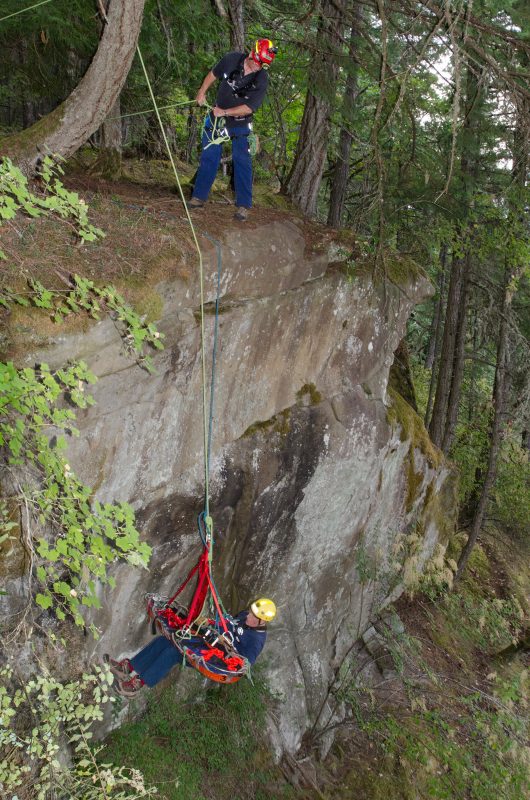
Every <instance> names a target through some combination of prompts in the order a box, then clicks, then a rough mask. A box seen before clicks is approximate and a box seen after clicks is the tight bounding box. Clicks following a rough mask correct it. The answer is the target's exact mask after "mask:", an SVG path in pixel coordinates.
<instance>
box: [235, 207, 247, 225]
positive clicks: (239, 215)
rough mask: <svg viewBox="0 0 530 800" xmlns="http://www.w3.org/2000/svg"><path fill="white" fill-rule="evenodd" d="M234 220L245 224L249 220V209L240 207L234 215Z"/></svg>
mask: <svg viewBox="0 0 530 800" xmlns="http://www.w3.org/2000/svg"><path fill="white" fill-rule="evenodd" d="M234 219H237V220H238V222H245V221H246V220H247V219H248V208H245V206H238V207H237V208H236V213H235V214H234Z"/></svg>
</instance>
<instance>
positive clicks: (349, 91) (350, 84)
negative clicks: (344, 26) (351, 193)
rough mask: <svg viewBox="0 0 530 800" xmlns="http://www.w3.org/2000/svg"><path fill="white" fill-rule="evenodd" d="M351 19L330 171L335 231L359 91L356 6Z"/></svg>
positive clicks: (358, 13) (345, 183) (341, 207)
mask: <svg viewBox="0 0 530 800" xmlns="http://www.w3.org/2000/svg"><path fill="white" fill-rule="evenodd" d="M352 16H353V18H354V22H353V24H352V29H351V35H350V46H349V50H348V55H349V57H350V60H351V66H350V72H349V73H348V77H347V79H346V88H345V90H344V99H343V103H342V119H343V122H344V125H343V126H342V127H341V129H340V136H339V149H338V153H337V161H336V164H335V168H334V170H333V178H332V183H331V196H330V199H329V213H328V225H332V226H333V227H334V228H339V227H340V225H341V218H342V213H343V210H344V203H345V200H346V189H347V187H348V178H349V174H350V153H351V146H352V142H353V135H352V133H351V126H352V124H353V116H354V111H355V100H356V98H357V94H358V91H359V89H358V81H357V64H356V62H355V58H356V53H357V50H358V48H359V39H360V36H359V23H360V21H361V18H362V8H361V6H360V5H359V4H358V3H357V2H356V3H355V4H354V7H353V9H352Z"/></svg>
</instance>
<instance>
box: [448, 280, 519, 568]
mask: <svg viewBox="0 0 530 800" xmlns="http://www.w3.org/2000/svg"><path fill="white" fill-rule="evenodd" d="M512 278H513V275H512V273H511V270H509V269H508V268H507V269H506V274H505V280H504V297H503V303H502V308H501V317H500V324H499V342H498V345H497V365H496V367H495V384H494V387H493V413H492V421H491V426H490V435H489V442H490V448H489V453H488V463H487V466H486V471H485V474H484V482H483V483H482V486H481V488H480V493H479V496H478V502H477V505H476V508H475V513H474V515H473V519H472V521H471V526H470V530H469V536H468V540H467V542H466V544H465V545H464V548H463V550H462V552H461V554H460V558H459V559H458V570H457V572H456V575H455V578H456V579H458V578H460V577H461V575H462V573H463V571H464V570H465V568H466V565H467V562H468V561H469V557H470V555H471V552H472V550H473V547H474V546H475V543H476V541H477V537H478V535H479V533H480V530H481V528H482V523H483V521H484V515H485V513H486V508H487V505H488V500H489V493H490V491H491V488H492V486H493V483H494V481H495V476H496V474H497V461H498V457H499V451H500V447H501V440H502V417H503V410H504V405H505V394H506V393H505V386H506V352H507V347H506V345H507V338H508V320H507V314H508V311H509V308H510V305H511V300H512V296H513V292H514V290H513V288H510V287H511V280H512Z"/></svg>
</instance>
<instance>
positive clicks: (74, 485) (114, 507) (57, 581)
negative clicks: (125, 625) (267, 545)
mask: <svg viewBox="0 0 530 800" xmlns="http://www.w3.org/2000/svg"><path fill="white" fill-rule="evenodd" d="M94 381H95V378H94V376H93V375H92V373H91V372H90V371H89V370H88V368H87V366H86V364H84V363H83V362H80V363H78V364H74V365H72V366H67V367H63V368H61V369H58V370H56V371H52V370H50V368H49V366H48V365H47V364H40V365H39V367H38V368H36V369H31V368H29V367H26V368H24V369H16V368H15V367H14V365H13V364H12V363H7V364H0V408H1V409H2V420H1V421H0V445H1V446H2V448H3V449H4V451H5V453H6V455H7V461H8V463H9V464H10V465H12V466H14V467H24V468H25V469H26V472H27V475H26V479H25V482H24V483H22V482H19V484H18V485H19V491H18V496H17V500H18V502H19V503H21V504H24V506H25V507H26V509H27V514H28V516H29V518H28V519H27V520H26V525H28V526H29V529H30V530H31V532H32V533H31V536H30V537H29V542H26V544H29V546H30V548H31V552H32V557H33V559H34V561H35V562H36V571H35V575H36V579H37V580H38V582H39V583H40V585H41V591H40V592H39V593H38V594H37V597H36V602H37V604H38V605H39V606H40V607H41V608H43V609H48V608H51V609H53V611H54V613H55V615H56V616H57V617H58V618H59V619H64V618H65V616H66V615H71V616H72V618H73V619H74V621H75V622H76V624H77V625H80V626H82V625H83V624H84V621H83V608H89V607H91V606H95V607H99V599H98V596H97V591H96V584H97V582H101V583H110V584H111V585H113V578H111V577H109V576H108V575H107V572H108V568H109V567H110V566H111V565H112V564H113V563H114V562H115V561H116V560H117V559H123V560H125V561H127V562H128V563H130V564H132V565H134V566H144V567H145V566H146V565H147V561H148V560H149V556H150V552H151V548H150V547H149V546H148V545H147V544H146V543H145V542H141V541H140V539H139V533H138V531H137V530H136V528H135V526H134V513H133V511H132V509H131V508H130V506H128V505H127V504H126V503H118V504H111V503H100V502H99V501H97V500H96V501H92V499H91V495H92V491H91V489H89V488H88V487H86V486H84V485H83V484H82V483H81V482H80V481H79V480H78V479H77V478H76V476H75V475H74V474H73V472H72V470H71V468H70V466H69V464H68V463H67V462H66V460H65V458H64V455H63V454H64V450H65V448H66V440H65V438H64V437H63V436H61V435H57V434H56V435H53V436H52V433H54V432H57V431H58V430H60V429H67V430H68V432H69V433H70V434H71V435H75V434H76V433H77V430H76V429H75V427H74V424H73V422H74V419H75V413H74V411H73V408H72V406H74V407H75V406H76V407H78V408H87V407H88V406H89V405H91V404H92V403H93V400H92V398H91V396H90V395H88V394H86V393H85V386H86V385H87V384H88V383H94ZM65 399H67V400H68V405H64V400H65ZM38 531H40V533H38ZM94 630H95V629H94Z"/></svg>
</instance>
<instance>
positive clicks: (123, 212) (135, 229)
mask: <svg viewBox="0 0 530 800" xmlns="http://www.w3.org/2000/svg"><path fill="white" fill-rule="evenodd" d="M64 182H65V184H66V185H67V187H68V188H69V189H70V190H73V191H76V192H78V193H79V195H80V197H82V198H83V199H84V200H85V201H86V203H87V205H88V206H89V219H90V222H91V223H92V224H93V225H95V226H97V227H98V228H101V229H102V230H103V231H104V232H105V237H104V238H102V239H99V240H98V241H97V242H91V243H86V244H82V243H80V242H79V240H78V238H77V237H76V235H75V232H74V230H73V228H72V226H71V225H70V223H69V222H66V221H64V220H60V219H58V218H55V217H48V218H40V219H31V218H28V217H25V216H23V215H22V214H19V215H18V216H17V217H16V218H15V220H13V221H9V222H7V223H4V224H3V226H2V229H1V239H2V249H3V250H4V252H5V253H6V255H7V261H6V262H3V263H2V262H0V284H1V286H4V287H5V286H6V285H8V286H10V287H11V288H15V287H16V288H18V289H20V288H21V286H22V284H23V283H25V280H26V279H27V277H29V276H32V277H33V278H37V279H38V280H40V281H41V282H43V283H44V284H45V285H46V286H49V287H51V288H64V285H65V284H64V281H65V279H66V278H67V276H68V275H69V274H71V273H74V272H75V273H78V274H79V275H82V276H83V277H87V278H90V279H91V280H94V281H97V282H98V283H104V282H109V281H117V282H118V283H119V282H120V281H123V282H125V283H127V282H129V281H132V282H133V283H138V282H140V281H142V280H143V279H145V278H147V277H149V280H150V283H151V282H152V281H157V280H160V279H162V278H169V277H171V275H176V274H178V273H179V271H182V270H184V273H185V272H186V271H187V270H189V264H190V263H192V261H193V259H194V258H196V249H195V245H194V242H193V235H192V231H191V228H190V225H189V221H188V219H187V216H186V212H185V209H184V206H183V203H182V201H181V199H180V196H179V194H178V190H177V189H176V187H168V186H164V185H157V184H155V183H150V184H141V183H137V182H133V181H130V180H122V181H118V182H108V181H104V180H102V179H98V178H95V177H92V176H90V175H89V174H86V173H76V174H73V175H69V176H67V177H66V178H65V180H64ZM184 192H185V195H186V196H189V193H190V190H189V187H187V186H185V187H184ZM278 203H279V204H280V205H281V206H283V207H279V208H270V207H263V206H259V205H257V206H255V207H254V208H253V209H252V210H251V211H250V214H249V219H248V220H247V221H246V222H238V221H237V220H234V212H235V207H234V205H233V203H231V202H230V198H229V196H228V194H227V193H226V192H225V191H224V189H221V190H217V191H216V192H214V193H212V199H211V201H210V202H208V203H207V204H206V206H205V207H204V209H200V210H196V211H193V212H191V217H192V220H193V224H194V226H195V229H196V232H197V235H198V237H199V243H201V242H200V237H201V233H203V232H204V233H207V234H209V235H210V236H211V237H213V238H222V236H223V234H224V233H226V231H228V230H239V229H241V230H248V229H252V228H255V227H257V226H259V225H265V224H269V223H271V222H275V221H285V220H289V221H292V222H294V223H295V224H296V225H297V226H299V227H300V229H301V230H303V233H304V236H305V238H306V241H307V247H308V250H313V251H314V250H318V249H319V247H325V246H326V244H327V242H328V241H329V240H330V238H332V236H333V231H332V230H330V229H329V228H326V227H325V226H324V225H320V224H318V223H314V222H309V221H307V220H303V219H302V218H301V217H300V216H299V215H297V214H296V213H295V212H294V211H292V210H289V209H287V208H286V205H287V202H286V201H285V200H283V199H282V200H279V201H278ZM210 247H211V245H210V244H208V248H210ZM184 277H185V275H184ZM121 288H125V287H123V286H122V287H121ZM125 293H127V292H125Z"/></svg>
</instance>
